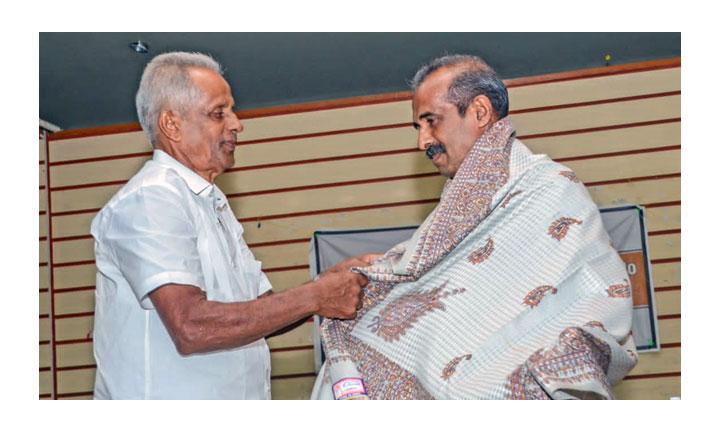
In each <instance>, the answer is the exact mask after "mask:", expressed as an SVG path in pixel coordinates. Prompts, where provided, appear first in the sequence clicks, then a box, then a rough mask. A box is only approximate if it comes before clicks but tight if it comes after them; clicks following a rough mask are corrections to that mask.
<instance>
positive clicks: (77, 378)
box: [57, 368, 95, 394]
mask: <svg viewBox="0 0 720 432" xmlns="http://www.w3.org/2000/svg"><path fill="white" fill-rule="evenodd" d="M57 386H58V394H68V393H86V392H92V391H93V388H94V387H95V369H94V368H93V369H73V370H63V371H59V372H58V373H57Z"/></svg>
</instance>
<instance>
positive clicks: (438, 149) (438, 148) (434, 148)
mask: <svg viewBox="0 0 720 432" xmlns="http://www.w3.org/2000/svg"><path fill="white" fill-rule="evenodd" d="M438 153H447V151H446V150H445V146H444V145H443V144H442V143H437V144H433V145H431V146H430V147H428V148H427V149H425V156H427V158H428V159H430V160H432V158H433V156H435V155H436V154H438Z"/></svg>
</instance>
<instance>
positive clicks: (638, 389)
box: [614, 376, 680, 400]
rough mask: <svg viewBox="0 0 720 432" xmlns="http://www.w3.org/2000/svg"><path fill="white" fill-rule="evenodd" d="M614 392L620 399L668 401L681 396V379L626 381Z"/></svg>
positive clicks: (660, 378) (673, 377)
mask: <svg viewBox="0 0 720 432" xmlns="http://www.w3.org/2000/svg"><path fill="white" fill-rule="evenodd" d="M614 391H615V396H616V397H617V398H618V399H640V400H667V399H670V398H671V397H675V396H680V377H679V376H672V377H659V378H642V379H634V380H624V381H623V382H621V383H620V384H618V385H617V386H615V388H614Z"/></svg>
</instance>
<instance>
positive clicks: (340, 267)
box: [325, 253, 383, 273]
mask: <svg viewBox="0 0 720 432" xmlns="http://www.w3.org/2000/svg"><path fill="white" fill-rule="evenodd" d="M381 256H383V254H376V253H370V254H364V255H357V256H354V257H352V258H348V259H346V260H343V261H340V262H339V263H337V264H335V265H334V266H332V267H330V268H329V269H327V270H325V273H335V272H347V271H349V270H350V268H351V267H367V266H369V265H370V264H372V262H373V261H375V260H376V259H378V258H380V257H381Z"/></svg>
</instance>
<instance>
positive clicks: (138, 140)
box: [50, 132, 152, 163]
mask: <svg viewBox="0 0 720 432" xmlns="http://www.w3.org/2000/svg"><path fill="white" fill-rule="evenodd" d="M136 153H152V146H151V145H150V143H149V142H148V140H147V138H145V133H143V132H127V133H122V134H111V135H98V136H90V137H84V138H75V139H64V140H57V141H53V143H52V147H51V151H50V163H58V162H65V161H72V160H82V159H93V158H99V157H108V156H125V155H128V154H136Z"/></svg>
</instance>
